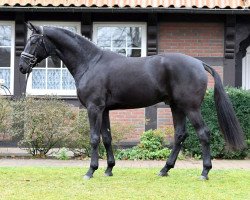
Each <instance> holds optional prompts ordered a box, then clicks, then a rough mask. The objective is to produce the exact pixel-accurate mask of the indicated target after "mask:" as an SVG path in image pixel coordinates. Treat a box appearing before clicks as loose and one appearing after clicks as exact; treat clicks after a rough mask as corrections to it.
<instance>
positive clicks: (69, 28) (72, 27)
mask: <svg viewBox="0 0 250 200" xmlns="http://www.w3.org/2000/svg"><path fill="white" fill-rule="evenodd" d="M59 27H60V26H59ZM61 28H64V29H67V30H69V31H72V32H75V33H76V32H77V28H76V27H75V26H61Z"/></svg>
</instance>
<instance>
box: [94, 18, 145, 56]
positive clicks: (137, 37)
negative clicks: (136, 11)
mask: <svg viewBox="0 0 250 200" xmlns="http://www.w3.org/2000/svg"><path fill="white" fill-rule="evenodd" d="M93 41H94V42H95V43H96V44H97V45H98V46H100V47H102V48H104V49H109V50H111V51H114V52H117V53H119V54H122V55H124V56H128V57H142V56H146V23H133V24H130V23H94V32H93Z"/></svg>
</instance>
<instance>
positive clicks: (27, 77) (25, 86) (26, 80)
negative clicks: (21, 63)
mask: <svg viewBox="0 0 250 200" xmlns="http://www.w3.org/2000/svg"><path fill="white" fill-rule="evenodd" d="M29 76H30V72H29V73H28V74H27V76H26V79H25V85H24V93H23V94H24V97H26V91H27V83H28V79H29Z"/></svg>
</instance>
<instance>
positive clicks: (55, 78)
mask: <svg viewBox="0 0 250 200" xmlns="http://www.w3.org/2000/svg"><path fill="white" fill-rule="evenodd" d="M60 83H61V69H48V71H47V89H60Z"/></svg>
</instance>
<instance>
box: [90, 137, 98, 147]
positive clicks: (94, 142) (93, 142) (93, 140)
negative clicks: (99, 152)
mask: <svg viewBox="0 0 250 200" xmlns="http://www.w3.org/2000/svg"><path fill="white" fill-rule="evenodd" d="M99 143H100V137H99V136H97V135H91V138H90V144H91V146H92V147H97V146H98V145H99Z"/></svg>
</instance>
